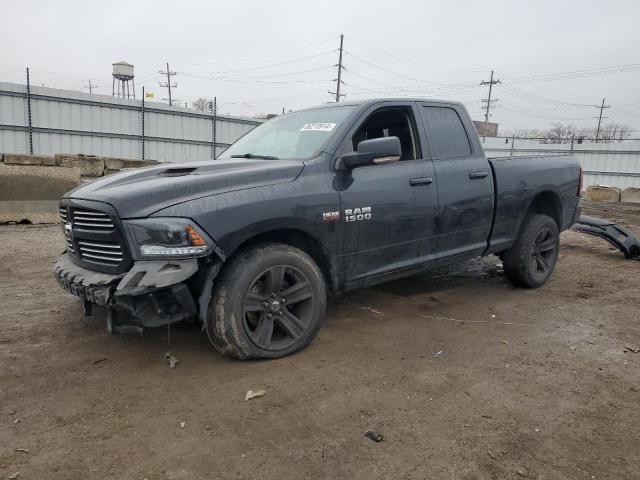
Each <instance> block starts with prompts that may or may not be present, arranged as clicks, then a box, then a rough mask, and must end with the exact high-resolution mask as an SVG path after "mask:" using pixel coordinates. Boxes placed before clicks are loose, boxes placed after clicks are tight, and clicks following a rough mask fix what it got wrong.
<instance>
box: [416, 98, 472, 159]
mask: <svg viewBox="0 0 640 480" xmlns="http://www.w3.org/2000/svg"><path fill="white" fill-rule="evenodd" d="M422 118H423V119H424V121H425V122H426V124H427V132H428V134H429V137H428V140H429V147H430V149H431V155H432V158H433V159H434V160H438V159H445V158H460V157H468V156H470V155H471V144H470V143H469V137H468V136H467V132H466V131H465V129H464V126H463V125H462V120H460V117H459V116H458V112H456V111H455V110H454V109H453V108H449V107H422Z"/></svg>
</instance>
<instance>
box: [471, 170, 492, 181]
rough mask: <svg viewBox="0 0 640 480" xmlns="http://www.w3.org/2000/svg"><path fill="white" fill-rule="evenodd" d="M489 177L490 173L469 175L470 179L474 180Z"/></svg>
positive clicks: (472, 173)
mask: <svg viewBox="0 0 640 480" xmlns="http://www.w3.org/2000/svg"><path fill="white" fill-rule="evenodd" d="M488 176H489V172H471V173H470V174H469V178H470V179H472V180H473V179H474V178H485V177H488Z"/></svg>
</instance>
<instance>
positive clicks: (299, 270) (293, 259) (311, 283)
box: [205, 243, 327, 359]
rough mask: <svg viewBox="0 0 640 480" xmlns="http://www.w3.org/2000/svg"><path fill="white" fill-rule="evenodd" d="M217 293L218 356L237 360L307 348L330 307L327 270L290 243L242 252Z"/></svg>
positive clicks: (213, 315) (213, 336)
mask: <svg viewBox="0 0 640 480" xmlns="http://www.w3.org/2000/svg"><path fill="white" fill-rule="evenodd" d="M214 289H215V290H214V292H213V295H212V299H211V303H210V305H209V314H208V318H207V319H206V325H205V327H206V331H207V335H208V336H209V339H210V340H211V343H212V344H213V346H214V347H215V349H216V350H217V351H218V352H220V353H221V354H223V355H226V356H230V357H233V358H237V359H249V358H280V357H284V356H285V355H289V354H291V353H293V352H296V351H298V350H300V349H302V348H304V347H306V346H307V345H308V344H309V343H311V341H312V340H313V339H314V337H315V336H316V334H317V333H318V330H319V328H320V324H321V320H322V318H323V317H324V313H325V309H326V302H327V292H326V286H325V282H324V278H323V276H322V272H321V271H320V269H319V268H318V266H317V265H316V263H315V262H314V261H313V259H312V258H311V257H310V256H309V255H307V254H306V253H305V252H303V251H301V250H299V249H297V248H294V247H291V246H289V245H285V244H277V243H269V244H263V245H258V246H256V247H253V248H250V249H247V250H244V251H242V252H240V253H238V255H237V256H236V257H234V258H232V259H231V260H230V262H229V263H228V264H227V265H225V267H224V269H223V270H222V272H221V274H220V277H219V278H218V281H217V282H216V285H215V287H214Z"/></svg>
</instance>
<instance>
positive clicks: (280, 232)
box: [55, 99, 582, 359]
mask: <svg viewBox="0 0 640 480" xmlns="http://www.w3.org/2000/svg"><path fill="white" fill-rule="evenodd" d="M221 157H222V158H220V159H218V160H208V161H201V162H193V163H179V164H163V165H158V166H153V167H149V168H145V169H141V170H135V171H128V172H122V173H119V174H114V175H109V176H107V177H103V178H101V179H99V180H96V181H93V182H91V183H87V184H84V185H81V186H80V187H78V188H76V189H75V190H72V191H71V192H69V193H68V194H66V195H65V196H64V197H63V198H62V200H61V202H60V215H61V218H62V222H63V225H64V229H63V230H64V238H65V242H66V252H65V253H64V254H63V255H61V256H60V257H59V258H58V260H57V262H56V265H55V275H56V278H57V280H58V282H59V284H60V285H61V286H62V287H63V288H64V289H66V290H67V291H69V292H70V293H72V294H73V295H76V296H78V297H80V298H81V300H82V305H83V307H84V309H85V314H91V307H92V305H93V304H98V305H102V306H104V307H106V308H107V309H108V312H107V323H108V327H109V329H110V330H111V331H113V332H117V331H121V330H124V329H134V330H139V331H141V330H142V328H144V327H156V326H160V325H167V324H169V323H172V322H176V321H180V320H194V321H197V322H201V324H202V327H203V330H204V331H205V332H206V334H207V336H208V337H209V339H210V341H211V343H212V344H213V346H214V347H215V348H216V350H218V351H219V352H220V353H222V354H224V355H229V356H232V357H235V358H239V359H246V358H257V357H262V358H277V357H281V356H284V355H287V354H290V353H292V352H295V351H297V350H299V349H301V348H303V347H305V346H306V345H308V344H309V343H310V342H311V341H312V339H313V338H314V336H315V335H316V333H317V332H318V329H319V327H320V325H321V321H322V318H323V316H324V313H325V307H326V304H327V299H328V298H329V297H330V296H332V295H335V294H338V293H342V292H346V291H348V290H352V289H355V288H360V287H365V286H369V285H374V284H376V283H380V282H385V281H388V280H391V279H395V278H399V277H404V276H408V275H412V274H415V273H417V272H420V271H424V270H427V269H431V268H434V267H437V266H441V265H443V264H448V263H452V262H461V261H464V260H467V259H470V258H473V257H478V256H483V255H489V254H496V255H498V256H499V257H500V258H502V260H503V264H504V272H505V275H506V277H507V278H508V279H509V280H510V281H511V282H512V283H514V284H515V285H517V286H522V287H539V286H541V285H543V284H544V283H545V282H546V281H547V279H548V278H549V276H550V275H551V272H552V271H553V269H554V267H555V264H556V260H557V258H558V248H559V232H560V231H562V230H565V229H567V228H569V227H570V226H571V225H572V224H573V223H574V222H575V221H576V219H577V218H578V215H579V213H580V190H581V183H582V171H581V168H580V165H579V163H578V161H577V160H576V159H575V158H574V157H572V156H535V157H533V156H532V157H510V158H491V159H487V158H486V157H485V155H484V152H483V150H482V147H481V145H480V142H479V141H478V136H477V134H476V132H475V130H474V126H473V123H472V122H471V120H470V118H469V115H468V114H467V112H466V110H465V108H464V107H463V106H462V105H461V104H459V103H455V102H445V101H433V100H424V99H390V100H367V101H363V102H345V103H336V104H331V105H325V106H321V107H317V108H311V109H307V110H301V111H298V112H295V113H290V114H287V115H283V116H280V117H276V118H274V119H272V120H269V121H268V122H266V123H264V124H262V125H260V126H259V127H257V128H256V129H254V130H252V131H251V132H249V133H247V134H246V135H245V136H244V137H242V138H241V139H239V140H238V141H237V142H236V143H235V144H233V145H232V146H231V147H229V148H228V149H227V150H226V151H225V152H224V153H223V154H222V155H221Z"/></svg>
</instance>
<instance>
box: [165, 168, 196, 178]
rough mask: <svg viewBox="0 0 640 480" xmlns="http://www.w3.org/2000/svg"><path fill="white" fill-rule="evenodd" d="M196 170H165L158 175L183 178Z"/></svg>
mask: <svg viewBox="0 0 640 480" xmlns="http://www.w3.org/2000/svg"><path fill="white" fill-rule="evenodd" d="M196 170H197V168H195V167H182V168H180V167H179V168H167V169H166V170H165V171H163V172H161V173H160V175H162V176H163V177H183V176H185V175H189V174H191V173H193V172H195V171H196Z"/></svg>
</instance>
